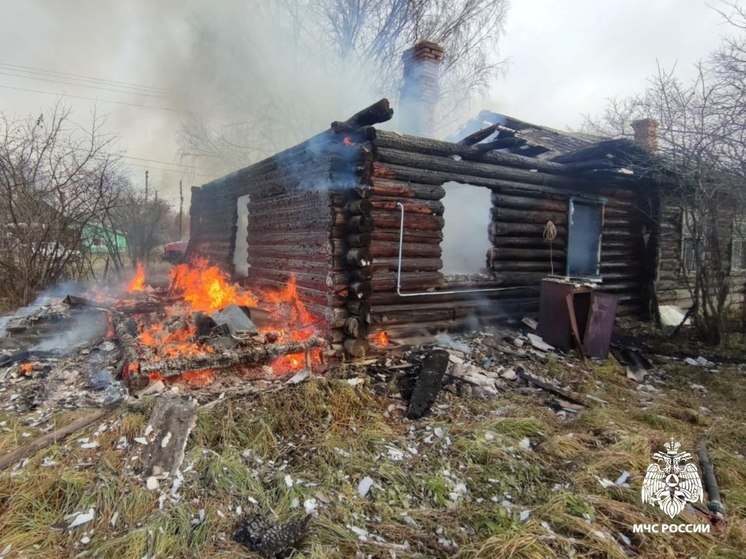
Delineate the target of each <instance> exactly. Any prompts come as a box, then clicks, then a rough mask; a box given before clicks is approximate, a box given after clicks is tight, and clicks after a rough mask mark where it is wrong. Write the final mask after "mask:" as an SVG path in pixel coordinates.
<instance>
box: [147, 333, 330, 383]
mask: <svg viewBox="0 0 746 559" xmlns="http://www.w3.org/2000/svg"><path fill="white" fill-rule="evenodd" d="M324 345H326V340H323V339H321V338H308V339H307V340H303V341H298V342H288V343H284V344H261V345H257V346H254V347H250V348H242V349H241V350H240V351H238V350H232V351H223V352H221V353H217V354H215V353H210V354H204V355H194V356H183V357H173V358H170V359H163V360H160V361H151V362H149V363H141V364H140V373H141V374H149V373H160V374H161V375H162V376H165V377H169V376H174V375H179V374H181V373H184V372H186V371H204V370H209V369H225V368H228V367H235V366H238V365H249V364H253V363H266V362H268V361H271V360H272V359H275V358H277V357H281V356H283V355H288V354H290V353H300V352H303V351H306V350H307V349H312V348H315V347H322V346H324Z"/></svg>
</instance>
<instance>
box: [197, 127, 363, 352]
mask: <svg viewBox="0 0 746 559" xmlns="http://www.w3.org/2000/svg"><path fill="white" fill-rule="evenodd" d="M339 149H340V143H339V141H338V139H337V135H335V134H333V133H332V132H331V131H328V132H324V133H322V134H319V135H317V136H315V137H313V138H311V139H310V140H308V141H306V142H304V143H302V144H299V145H297V146H295V147H293V148H290V149H288V150H286V151H284V152H281V153H278V154H277V155H274V156H273V157H270V158H268V159H265V160H264V161H261V162H259V163H256V164H255V165H252V166H250V167H247V168H245V169H241V170H240V171H237V172H235V173H233V174H231V175H228V176H226V177H223V178H221V179H218V180H216V181H213V182H211V183H208V184H206V185H204V186H202V187H201V188H194V189H193V190H192V203H191V209H190V212H191V235H190V243H189V249H188V257H189V258H195V257H198V258H206V259H207V260H209V261H210V262H211V263H213V264H215V265H217V266H219V267H221V268H222V269H224V270H227V271H229V272H231V273H232V272H233V255H234V250H235V246H236V235H245V236H246V237H247V242H248V264H249V275H248V278H247V284H248V285H249V286H250V287H255V288H268V289H272V290H282V289H284V288H285V287H286V286H287V284H288V281H289V280H290V278H291V277H294V278H295V281H296V285H297V292H298V296H299V298H300V299H301V301H302V302H303V303H304V305H305V306H306V308H307V309H308V310H309V311H310V313H311V314H312V315H313V317H314V319H316V321H317V326H318V327H320V328H321V329H322V330H324V331H325V332H326V334H327V335H328V338H329V339H330V341H332V342H334V341H337V342H342V341H343V338H344V335H343V333H342V332H343V327H344V325H345V321H346V319H347V316H348V312H347V310H346V309H345V308H344V305H345V299H344V296H343V295H341V294H340V293H341V292H342V291H343V290H345V289H346V287H347V275H346V270H345V268H344V266H343V260H344V258H345V254H344V252H343V250H342V244H341V242H340V239H339V238H338V237H335V231H336V225H342V224H343V223H344V217H343V216H342V215H341V213H340V212H338V211H337V209H336V208H335V206H334V203H333V200H332V192H333V190H334V189H335V188H341V187H343V186H346V185H347V184H348V183H349V182H350V181H351V180H353V177H352V173H347V175H344V176H343V175H342V174H341V173H337V174H334V173H333V167H334V166H335V165H336V166H339V165H340V163H339V157H338V156H337V155H336V152H338V151H339ZM345 150H346V151H345V152H344V154H345V156H346V157H348V159H349V158H351V157H352V156H351V155H349V154H350V153H357V152H359V147H355V146H351V147H348V146H345ZM345 168H346V169H349V168H351V166H350V165H349V164H348V165H346V166H345ZM342 181H347V182H346V183H345V184H341V183H342ZM337 182H339V183H340V184H336V183H337ZM245 195H248V196H249V202H248V212H249V224H248V228H247V230H246V231H237V230H236V223H237V218H238V209H237V200H238V198H239V197H241V196H245ZM289 326H290V327H293V326H302V325H289Z"/></svg>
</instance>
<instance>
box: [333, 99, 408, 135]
mask: <svg viewBox="0 0 746 559" xmlns="http://www.w3.org/2000/svg"><path fill="white" fill-rule="evenodd" d="M392 116H394V109H392V108H391V106H390V105H389V100H388V99H386V98H384V99H381V100H380V101H377V102H376V103H373V104H372V105H371V106H369V107H366V108H364V109H363V110H362V111H360V112H357V113H355V114H354V115H352V116H351V117H350V118H348V119H347V120H345V121H343V122H340V121H334V122H332V124H331V128H332V130H333V131H334V132H337V133H340V132H351V131H353V130H357V129H358V128H362V127H363V126H372V125H373V124H380V123H381V122H386V121H387V120H390V119H391V117H392Z"/></svg>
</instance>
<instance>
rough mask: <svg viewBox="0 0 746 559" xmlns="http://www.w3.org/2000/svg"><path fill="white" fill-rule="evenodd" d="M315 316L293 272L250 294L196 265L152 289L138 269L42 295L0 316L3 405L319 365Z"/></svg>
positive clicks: (104, 397)
mask: <svg viewBox="0 0 746 559" xmlns="http://www.w3.org/2000/svg"><path fill="white" fill-rule="evenodd" d="M314 322H315V321H314V318H313V317H312V316H311V315H310V314H309V313H308V312H307V311H306V309H305V307H304V306H303V304H302V302H301V301H300V300H299V299H298V297H297V293H296V291H295V283H294V281H293V280H292V279H291V280H290V281H289V282H288V284H287V286H286V287H285V288H284V289H283V290H281V291H279V292H265V293H252V292H250V291H247V290H243V289H241V288H240V287H239V286H237V285H234V284H231V283H230V282H229V281H228V278H227V277H226V276H225V274H223V273H222V272H220V271H219V270H218V269H217V268H213V267H210V266H208V265H207V264H206V263H204V262H197V263H194V264H191V265H186V264H184V265H180V266H177V267H175V268H174V269H172V272H171V281H170V284H169V285H168V286H167V287H163V288H152V287H150V286H148V285H146V283H145V274H144V270H143V269H142V267H138V273H137V275H136V276H135V277H134V278H132V280H130V282H129V283H128V284H127V285H119V286H114V287H108V288H100V287H92V288H88V289H85V290H79V291H78V292H76V293H74V294H73V293H69V294H67V295H63V294H61V293H59V292H58V293H54V294H52V295H45V296H42V297H40V298H39V299H37V301H36V302H35V303H33V304H32V305H30V306H28V307H24V308H21V309H19V310H18V311H16V312H15V313H14V314H12V315H9V316H5V317H2V318H0V394H1V395H2V400H3V402H4V404H3V407H4V409H6V410H8V411H10V410H13V411H16V412H28V411H31V410H35V409H37V408H39V407H41V406H42V405H43V406H44V407H45V408H58V409H59V408H62V409H64V408H70V409H74V408H81V407H91V406H96V407H98V406H105V405H111V404H114V403H115V402H117V401H119V400H122V399H123V398H125V397H126V396H127V395H128V389H129V391H135V392H136V391H142V390H144V389H146V387H148V385H153V384H158V385H161V386H162V385H163V384H173V383H176V382H178V383H181V384H186V385H188V386H191V387H203V386H206V385H209V384H212V383H213V382H214V381H215V380H216V379H218V378H221V377H225V378H231V379H241V380H244V379H278V378H282V377H284V376H292V375H293V374H295V373H297V372H298V371H300V370H308V371H315V372H318V371H320V370H322V369H323V367H324V365H323V362H322V349H323V348H324V347H325V346H326V341H325V340H324V339H322V338H320V337H318V335H317V331H316V329H315V328H314ZM288 325H293V327H292V328H291V327H289V326H288ZM223 373H232V374H230V375H225V374H223Z"/></svg>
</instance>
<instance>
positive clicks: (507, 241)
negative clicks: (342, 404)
mask: <svg viewBox="0 0 746 559" xmlns="http://www.w3.org/2000/svg"><path fill="white" fill-rule="evenodd" d="M392 114H393V110H391V109H390V108H389V103H388V101H386V100H385V99H384V100H381V101H379V102H378V103H376V104H374V105H373V106H371V107H369V108H367V109H365V110H363V111H361V112H360V113H358V114H356V115H354V116H353V117H351V118H350V119H348V120H347V121H344V122H334V123H332V125H331V128H330V129H329V130H326V131H324V132H322V133H320V134H318V135H317V136H315V137H313V138H311V139H309V140H307V141H305V142H303V143H301V144H299V145H297V146H295V147H292V148H290V149H288V150H286V151H283V152H281V153H278V154H277V155H275V156H273V157H270V158H268V159H266V160H264V161H262V162H259V163H256V164H254V165H251V166H250V167H247V168H245V169H241V170H239V171H236V172H235V173H233V174H231V175H228V176H225V177H223V178H220V179H218V180H215V181H213V182H210V183H208V184H205V185H204V186H202V187H195V188H193V190H192V200H191V240H190V244H189V249H188V256H189V257H191V258H195V257H201V258H206V259H208V260H209V261H210V262H212V263H213V264H216V265H218V266H220V267H222V268H223V269H225V270H226V271H229V272H232V273H235V271H236V269H237V268H238V266H236V263H235V261H234V253H235V252H236V246H237V238H238V237H245V238H246V239H247V242H248V249H247V251H246V253H245V254H243V255H241V256H240V257H239V264H242V263H243V262H242V260H243V259H244V258H245V259H246V261H247V263H248V266H249V268H248V274H247V276H246V278H245V282H246V284H247V285H248V286H250V287H272V288H281V287H282V286H283V285H285V284H286V282H288V281H289V279H290V278H291V276H294V277H295V279H296V281H297V286H298V293H299V294H300V296H301V298H302V300H303V302H304V303H305V304H306V305H307V308H308V310H309V311H310V312H311V313H312V314H313V315H314V316H315V317H317V318H318V321H319V323H318V325H319V327H320V330H322V331H323V332H324V334H325V336H326V337H327V339H328V340H329V342H330V344H331V347H332V348H333V349H334V350H335V351H336V352H337V354H341V353H342V352H345V353H346V354H347V355H351V356H361V355H364V354H365V353H366V351H368V349H369V344H370V342H371V341H376V340H377V339H378V336H381V333H382V332H385V333H386V334H387V335H388V336H390V337H391V338H393V339H402V338H405V337H408V336H420V335H423V334H427V333H433V332H436V331H439V330H448V329H458V328H461V327H464V326H466V325H471V324H474V321H475V320H478V321H481V322H488V321H490V320H494V319H498V318H503V317H507V316H519V317H520V316H524V315H526V314H532V313H535V312H536V311H537V310H538V300H539V289H538V287H539V284H540V281H541V280H542V278H545V277H546V276H547V275H549V274H550V273H552V271H554V273H555V274H558V275H561V276H574V277H593V278H594V279H596V280H598V281H600V282H601V284H602V286H603V289H604V290H605V291H607V292H610V293H614V294H616V295H618V297H619V305H620V311H619V312H620V313H627V314H635V315H643V314H645V308H646V305H647V304H648V301H647V299H646V296H645V293H646V292H648V289H647V288H646V287H647V286H648V285H649V284H650V282H651V281H652V278H651V274H650V272H649V267H648V266H646V262H649V261H650V258H648V256H647V254H648V253H649V251H648V250H646V244H645V242H644V239H645V238H649V237H648V235H646V233H647V232H648V231H649V230H650V228H649V224H648V223H647V222H646V218H645V217H644V216H645V215H646V214H647V215H650V210H649V209H648V210H645V208H650V204H651V202H650V200H649V199H648V198H649V196H648V192H646V189H645V188H644V185H643V184H642V182H641V178H640V176H639V174H636V173H635V170H634V168H631V167H630V166H629V165H627V164H626V163H628V162H629V161H630V160H631V159H634V157H630V154H633V155H634V156H635V157H638V156H640V155H641V154H642V153H643V152H644V150H643V149H642V148H640V147H639V146H636V145H635V144H634V143H633V142H631V141H628V140H612V141H602V142H593V141H589V140H581V139H578V140H577V142H579V143H577V142H576V143H575V144H573V145H572V146H571V147H574V148H575V149H574V151H567V150H565V151H564V152H562V153H559V154H557V153H553V152H552V153H550V155H553V158H552V159H547V158H541V157H537V156H540V155H541V154H544V155H546V154H547V152H551V151H552V149H551V146H549V147H548V146H546V145H541V141H539V140H537V141H534V142H529V141H528V140H527V139H526V138H521V134H520V133H519V131H517V130H516V129H515V128H510V127H509V126H506V125H502V124H491V125H489V126H487V127H486V128H485V129H482V130H478V131H477V132H476V133H473V134H471V135H469V136H468V137H467V138H464V139H463V140H461V141H460V142H458V143H452V142H444V141H437V140H432V139H428V138H423V137H417V136H408V135H401V134H398V133H396V132H391V131H388V130H383V129H380V128H377V127H375V126H374V125H375V124H378V123H381V122H385V121H386V120H388V119H389V118H390V117H391V116H392ZM490 136H492V137H493V138H494V139H491V140H490V139H489V137H490ZM534 136H535V137H536V138H538V139H540V138H542V137H546V136H547V134H546V133H545V134H543V135H542V134H539V135H536V134H534ZM485 140H487V141H485ZM511 151H515V152H519V153H522V154H523V155H519V154H517V153H511ZM450 182H456V183H459V184H466V185H471V186H474V187H481V188H484V189H488V190H489V199H490V200H491V206H490V207H474V208H473V211H474V212H475V213H479V212H485V213H489V225H488V227H487V228H486V229H487V230H485V231H484V236H485V238H486V239H488V241H489V249H488V251H487V254H486V255H485V265H486V273H483V274H479V275H476V276H467V277H459V278H457V279H455V280H454V279H452V278H449V277H447V276H445V275H444V273H443V260H442V248H441V241H442V240H443V234H444V233H443V232H444V224H445V223H446V221H447V220H448V217H449V216H448V212H447V211H446V209H445V208H444V204H443V198H444V195H445V193H446V189H445V187H444V185H446V183H450ZM450 188H457V186H456V187H450ZM239 205H242V206H244V207H248V226H247V227H246V229H245V230H243V228H242V230H238V228H237V225H236V224H237V219H238V209H239ZM549 222H551V225H550V226H549V227H547V224H548V223H549ZM550 233H551V234H550ZM547 236H548V237H550V238H551V242H550V241H549V240H547V239H546V238H545V237H547Z"/></svg>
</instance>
